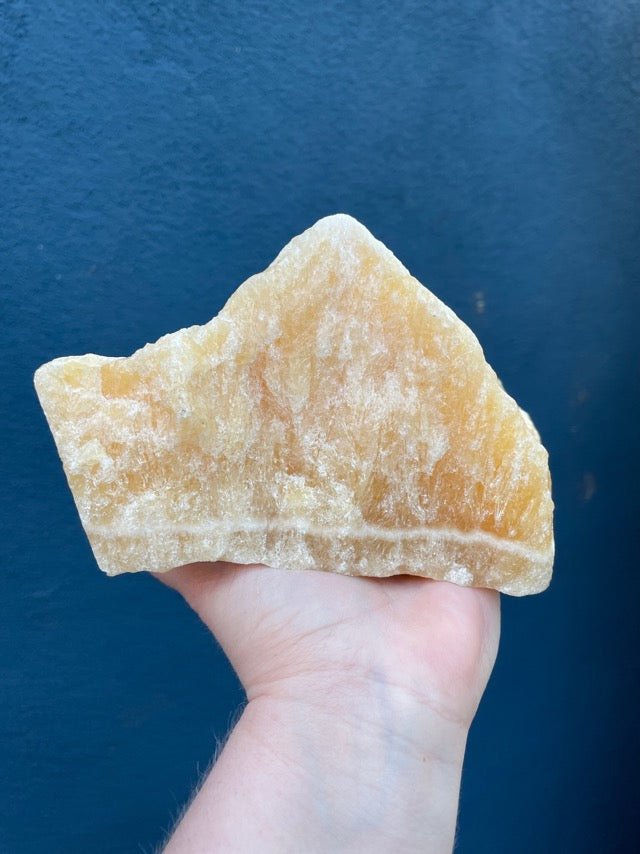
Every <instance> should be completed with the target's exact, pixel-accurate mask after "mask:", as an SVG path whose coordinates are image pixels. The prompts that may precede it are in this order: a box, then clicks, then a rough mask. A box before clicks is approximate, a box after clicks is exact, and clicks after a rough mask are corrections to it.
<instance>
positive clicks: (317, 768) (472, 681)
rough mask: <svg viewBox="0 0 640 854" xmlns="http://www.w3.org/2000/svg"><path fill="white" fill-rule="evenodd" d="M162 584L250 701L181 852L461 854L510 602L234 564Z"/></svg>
mask: <svg viewBox="0 0 640 854" xmlns="http://www.w3.org/2000/svg"><path fill="white" fill-rule="evenodd" d="M158 577H159V578H160V579H161V580H162V581H164V582H165V583H167V584H169V585H170V586H171V587H173V588H174V589H176V590H178V591H179V592H180V593H181V594H182V595H183V596H184V598H185V599H186V601H187V602H188V603H189V604H190V605H191V606H192V607H193V608H194V609H195V611H196V612H197V613H198V614H199V615H200V617H201V618H202V620H203V621H204V622H205V624H206V625H207V626H208V627H209V628H210V629H211V631H212V632H213V634H214V635H215V636H216V638H217V639H218V641H219V642H220V644H221V645H222V647H223V649H224V650H225V652H226V654H227V655H228V657H229V659H230V661H231V663H232V665H233V667H234V668H235V670H236V672H237V674H238V676H239V678H240V680H241V681H242V684H243V686H244V688H245V690H246V693H247V699H248V706H247V708H246V709H245V712H244V714H243V717H242V719H241V721H240V723H239V725H238V727H237V728H236V730H235V731H234V733H233V735H232V737H231V738H230V740H229V744H228V745H227V748H226V749H225V751H224V752H223V754H222V756H221V757H220V759H219V760H218V762H217V764H216V766H215V768H214V771H213V772H212V774H211V775H210V778H209V779H208V780H207V781H206V782H205V784H204V786H203V787H202V789H201V791H200V793H199V795H198V797H197V798H196V800H195V801H194V803H193V805H192V806H191V808H190V810H189V811H188V813H187V815H186V816H185V818H184V819H183V821H182V823H181V825H180V826H179V828H178V830H177V832H176V834H175V836H174V837H173V838H172V840H171V842H170V843H169V848H168V849H167V850H170V851H195V850H203V851H204V850H207V851H208V850H219V848H222V849H224V850H237V851H242V850H253V846H254V845H257V844H258V843H257V842H256V840H257V839H259V840H260V843H259V848H260V850H261V851H270V850H273V851H289V850H291V851H299V850H305V851H316V850H317V851H326V850H353V851H360V850H368V851H386V850H389V851H391V850H395V851H397V850H402V851H407V850H421V851H425V850H427V851H434V852H435V851H438V852H440V851H450V850H451V847H452V844H453V836H454V832H455V818H456V811H457V800H458V790H459V780H460V772H461V767H462V760H463V756H464V747H465V743H466V736H467V732H468V728H469V725H470V723H471V720H472V719H473V716H474V714H475V711H476V708H477V705H478V702H479V700H480V697H481V695H482V692H483V691H484V688H485V686H486V682H487V680H488V678H489V675H490V672H491V669H492V667H493V663H494V660H495V656H496V652H497V646H498V638H499V623H500V620H499V596H498V594H497V593H495V592H494V591H489V590H479V589H472V588H461V587H457V586H455V585H452V584H447V583H445V582H435V581H429V580H425V579H422V578H411V577H408V576H397V577H394V578H390V579H371V578H353V577H347V576H340V575H337V574H334V573H321V572H310V571H284V570H277V569H270V568H267V567H262V566H245V567H237V566H233V565H231V564H192V565H190V566H187V567H181V568H179V569H176V570H172V571H171V572H168V573H165V574H163V575H162V576H158ZM234 784H237V785H240V787H241V791H242V796H241V797H240V798H239V797H238V796H236V798H235V799H234V798H233V796H232V795H231V794H230V786H231V787H232V786H233V785H234ZM254 785H255V786H256V790H255V795H256V799H257V802H256V803H253V804H251V799H252V793H253V787H254ZM265 786H266V787H269V786H270V787H271V789H272V790H273V787H274V786H275V789H276V790H277V791H276V792H275V793H274V792H273V791H272V793H271V795H270V794H269V793H268V788H267V791H266V792H265ZM303 793H306V795H303ZM247 800H248V801H249V802H250V803H249V804H247ZM243 802H244V804H243ZM296 805H297V806H296ZM243 810H244V811H246V815H244V816H243ZM233 815H235V821H234V820H232V819H231V817H232V816H233ZM249 815H250V816H251V820H250V821H247V816H249ZM279 815H280V816H281V817H282V821H279V820H278V818H277V817H278V816H279ZM285 817H286V819H285ZM371 833H373V834H374V835H373V837H370V836H368V834H371ZM212 834H213V835H212ZM323 834H324V836H323ZM203 840H206V845H211V847H206V845H205V847H198V846H199V845H200V843H202V841H203ZM323 840H324V842H323ZM217 846H219V848H218V847H217ZM314 846H315V847H314Z"/></svg>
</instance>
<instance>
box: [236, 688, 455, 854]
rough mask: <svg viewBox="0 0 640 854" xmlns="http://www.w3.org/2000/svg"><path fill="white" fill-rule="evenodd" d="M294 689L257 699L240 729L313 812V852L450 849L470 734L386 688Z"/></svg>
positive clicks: (307, 825)
mask: <svg viewBox="0 0 640 854" xmlns="http://www.w3.org/2000/svg"><path fill="white" fill-rule="evenodd" d="M290 689H291V686H287V690H286V691H283V692H282V693H280V694H279V693H277V692H272V693H270V694H261V695H258V696H256V697H254V698H253V699H251V700H250V702H249V704H248V706H247V708H246V709H245V712H244V714H243V719H242V720H241V725H242V731H243V736H244V737H245V738H246V739H248V740H249V741H252V742H253V744H254V746H255V748H256V749H259V750H262V751H265V752H266V755H267V759H266V762H267V764H268V765H269V766H270V768H271V772H270V776H271V777H272V779H274V780H276V781H278V782H277V787H276V788H278V787H281V788H280V790H281V791H286V790H287V788H288V787H289V786H290V787H291V791H292V792H295V793H296V796H298V797H299V798H300V803H301V804H304V805H306V806H305V807H304V811H303V823H302V827H301V828H300V831H301V832H303V833H307V834H308V838H309V840H310V845H311V847H310V848H309V850H316V849H315V848H314V847H313V841H314V840H317V843H318V844H317V850H330V849H331V848H332V847H335V848H340V850H350V849H353V850H355V851H360V850H375V851H387V850H388V851H395V850H403V851H404V850H406V851H411V850H413V849H414V847H415V849H416V850H428V851H432V852H438V853H439V852H449V851H451V849H452V847H453V840H454V834H455V823H456V816H457V804H458V792H459V786H460V775H461V771H462V762H463V758H464V749H465V744H466V737H467V729H466V727H465V726H463V725H461V724H459V723H458V722H455V721H451V720H446V719H442V718H441V717H440V716H439V715H438V714H437V713H436V712H434V711H433V710H431V709H429V708H428V707H425V706H424V704H423V703H421V702H419V701H417V700H416V699H415V698H413V697H411V696H408V695H407V694H406V693H405V692H404V691H403V690H401V689H399V688H395V687H390V686H388V685H381V684H375V683H371V682H369V683H368V684H367V685H366V686H365V685H357V686H353V685H352V686H349V687H348V688H347V687H345V686H344V685H343V686H340V685H336V684H335V683H333V684H330V683H323V682H322V680H320V681H318V682H317V683H316V686H315V691H314V690H311V689H310V686H308V685H305V686H304V690H302V691H301V692H300V693H297V692H295V693H292V692H291V690H290ZM301 698H304V699H301ZM286 801H287V797H285V802H286ZM285 813H286V814H287V815H288V816H289V817H291V816H292V815H293V814H295V810H294V811H290V809H289V807H286V808H285ZM305 829H306V830H305ZM296 837H297V833H296ZM297 838H300V837H297ZM321 839H324V840H325V841H324V844H320V840H321Z"/></svg>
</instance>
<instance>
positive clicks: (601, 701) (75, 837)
mask: <svg viewBox="0 0 640 854" xmlns="http://www.w3.org/2000/svg"><path fill="white" fill-rule="evenodd" d="M639 25H640V13H639V7H638V4H637V3H635V2H632V0H613V2H608V3H607V2H596V0H575V2H569V0H532V2H528V3H524V2H515V0H503V2H499V3H498V2H488V1H487V0H485V1H484V2H482V1H481V0H465V2H458V3H452V2H445V0H433V2H429V3H424V2H417V1H416V0H404V2H397V0H394V1H393V2H391V0H376V2H359V0H354V2H338V0H330V2H323V3H317V4H316V3H302V2H300V3H284V2H266V0H265V2H256V0H248V1H247V2H242V3H240V2H237V3H233V2H219V3H207V2H196V0H180V2H177V0H176V1H175V2H174V0H165V2H151V0H149V1H148V2H133V0H104V2H95V0H94V2H87V3H78V2H76V0H55V2H54V0H39V2H37V3H30V2H26V0H4V2H0V176H1V177H0V265H1V278H0V282H1V287H2V302H3V308H2V320H3V334H2V337H1V340H0V348H1V349H2V354H1V362H0V364H1V370H2V380H1V385H0V388H1V389H2V421H1V423H2V428H1V429H2V441H1V445H0V447H1V452H2V457H3V459H2V480H1V481H0V500H1V501H2V505H3V512H2V517H1V524H2V536H1V537H0V542H1V543H2V549H3V560H2V571H1V573H0V596H1V602H2V619H1V620H0V686H1V687H0V690H1V691H2V700H1V702H0V775H1V778H2V781H3V795H4V801H3V809H2V818H1V819H0V850H2V851H3V852H4V851H7V852H41V851H65V852H76V851H77V852H87V851H91V852H93V854H102V852H128V851H147V852H149V851H151V850H152V848H153V846H154V845H155V844H156V843H157V842H158V841H159V839H160V838H161V836H162V833H163V829H164V828H166V827H167V826H168V825H169V824H170V821H171V816H172V814H175V812H176V811H177V809H178V807H179V805H181V804H182V803H183V801H184V799H185V798H186V796H187V793H188V792H189V790H190V788H191V787H192V785H193V784H194V782H195V780H196V779H197V777H198V773H199V769H200V770H201V769H203V767H204V766H205V765H206V763H207V762H208V760H209V757H210V755H211V753H212V750H213V747H214V744H215V740H216V738H220V737H222V736H223V735H224V733H225V731H226V729H227V727H228V723H229V721H230V718H231V716H232V714H233V711H234V709H235V707H236V706H237V704H238V703H239V701H240V699H241V694H240V691H239V688H238V685H237V684H236V682H235V680H234V677H233V676H232V674H231V672H230V670H229V668H228V666H227V664H226V663H225V661H224V659H223V657H222V655H221V653H220V652H219V651H218V649H217V648H216V646H215V644H214V642H213V640H212V639H211V638H210V637H208V635H207V633H206V631H205V630H204V628H202V627H201V626H200V625H199V623H198V621H197V619H196V618H195V617H194V616H193V615H192V614H191V613H189V612H188V610H187V609H186V607H184V606H183V605H182V604H181V602H180V601H179V600H178V598H177V597H175V596H174V595H173V594H171V592H170V591H168V590H166V589H164V588H162V587H161V586H160V585H159V584H157V583H156V582H155V581H154V580H153V579H152V578H150V577H146V576H145V575H140V576H137V577H122V578H118V579H115V580H108V579H106V578H105V577H103V576H102V575H101V574H100V573H99V571H98V570H97V568H96V567H95V564H94V562H93V560H92V556H91V553H90V550H89V547H88V545H87V542H86V540H85V538H84V535H83V533H82V530H81V527H80V523H79V521H78V519H77V516H76V513H75V510H74V507H73V502H72V500H71V496H70V493H69V491H68V489H67V486H66V483H65V480H64V476H63V474H62V470H61V467H60V465H59V462H58V460H57V457H56V454H55V451H54V447H53V442H52V440H51V437H50V435H49V433H48V430H47V428H46V425H45V421H44V418H43V416H42V415H41V413H40V411H39V408H38V406H37V403H36V399H35V395H34V392H33V389H32V385H31V376H32V373H33V371H34V369H35V368H36V367H37V366H38V365H39V364H40V363H41V362H43V361H45V360H47V359H50V358H52V357H54V356H58V355H64V354H70V353H83V352H87V351H95V352H98V353H106V354H113V355H116V354H126V353H130V352H131V351H133V350H134V349H136V348H137V347H138V346H140V345H141V344H142V343H144V342H146V341H150V340H154V339H155V338H157V337H158V336H160V335H161V334H163V333H165V332H168V331H170V330H174V329H177V328H179V327H181V326H184V325H186V324H193V323H201V322H204V321H206V320H208V319H209V318H210V317H211V316H212V315H213V314H215V313H216V312H217V311H218V309H219V308H220V307H221V305H222V304H223V303H224V301H225V299H226V297H227V296H228V295H229V294H230V293H231V292H232V291H233V290H234V289H235V287H236V286H237V285H238V284H239V283H240V282H241V281H242V280H243V279H244V278H245V277H247V276H248V275H249V274H251V273H253V272H255V271H257V270H260V269H262V268H263V267H264V266H265V265H266V264H267V263H268V262H269V261H270V260H271V258H272V257H273V256H274V254H275V253H276V252H277V251H278V250H279V248H280V247H281V246H282V245H283V244H284V243H285V242H286V241H287V240H288V239H289V238H290V237H291V236H292V235H293V234H295V233H297V232H299V231H300V230H302V229H303V228H305V227H306V226H308V225H310V224H311V223H312V222H313V221H314V220H315V219H316V218H318V217H320V216H322V215H325V214H327V213H333V212H336V211H347V212H349V213H352V214H353V215H355V216H356V217H358V218H359V219H361V220H362V221H363V222H364V223H365V224H366V225H367V226H368V227H369V228H370V229H371V230H372V231H373V232H374V234H376V235H377V236H378V237H380V238H381V239H383V240H384V241H385V242H386V243H387V244H388V245H389V246H390V247H391V248H392V249H393V250H394V251H395V252H396V254H397V255H398V256H399V257H400V258H401V259H402V260H403V261H404V262H405V263H406V264H407V266H408V267H409V268H410V269H411V271H412V272H413V273H414V274H415V275H416V276H417V277H418V278H420V279H422V280H423V281H425V282H426V283H428V284H429V285H430V287H431V288H432V289H433V290H434V291H435V292H436V293H437V294H438V295H439V296H440V297H442V298H443V299H444V300H445V301H446V302H447V303H449V304H450V305H451V306H452V307H453V308H454V309H455V310H456V311H457V312H458V313H459V315H460V316H461V317H462V318H463V319H464V320H465V321H466V322H467V323H469V324H470V325H471V327H472V328H473V329H474V330H475V331H476V333H477V335H478V336H479V338H480V340H481V342H482V343H483V345H484V347H485V349H486V353H487V356H488V358H489V360H490V361H491V363H492V364H493V365H494V367H495V368H496V370H497V371H498V373H499V374H500V375H501V377H502V378H503V380H504V383H505V385H506V387H507V389H508V390H509V391H510V392H511V393H512V394H513V395H514V396H515V397H516V398H517V399H518V400H519V402H521V404H522V405H523V406H525V407H526V408H527V409H528V410H529V411H530V412H531V413H532V415H533V417H534V419H535V421H536V423H537V424H538V426H539V428H540V430H541V433H542V435H543V438H544V440H545V442H546V444H547V445H548V447H549V449H550V453H551V465H552V472H553V475H554V484H555V498H556V502H557V508H558V509H557V540H558V559H557V565H556V577H555V580H554V582H553V585H552V587H551V589H550V591H549V592H548V593H546V594H544V595H542V596H539V597H535V598H531V599H528V600H517V601H515V600H505V601H504V611H503V613H504V634H503V641H502V648H501V653H500V658H499V662H498V665H497V668H496V671H495V674H494V677H493V679H492V682H491V685H490V688H489V690H488V693H487V696H486V698H485V701H484V703H483V705H482V708H481V711H480V714H479V716H478V719H477V721H476V724H475V725H474V729H473V731H472V734H471V739H470V745H469V752H468V761H467V767H466V772H465V776H464V780H463V789H462V804H461V820H460V833H459V843H458V849H459V850H460V851H461V852H469V854H472V852H473V854H485V852H486V854H496V852H514V851H517V852H520V854H529V852H530V854H539V852H581V854H583V853H584V852H603V851H616V852H618V851H632V850H634V851H635V850H637V849H636V848H635V844H634V842H635V840H637V832H638V819H637V812H636V808H637V795H638V785H637V768H638V765H639V764H640V743H639V736H638V728H637V717H638V700H639V688H638V685H639V681H638V677H639V672H638V671H639V662H640V654H639V651H638V649H639V645H638V640H639V637H638V635H639V630H638V620H637V608H638V601H639V600H638V594H640V577H639V567H640V561H639V558H640V547H639V540H640V537H639V534H638V529H639V525H638V509H639V506H640V502H639V500H638V499H639V497H640V495H639V488H638V482H639V481H640V459H639V453H638V429H637V424H638V421H639V418H640V396H639V392H638V389H639V384H640V336H639V334H638V333H639V329H638V319H639V317H640V313H639V309H640V248H639V247H640V243H639V237H640V195H639V190H640V186H639V185H640V169H639V163H640V161H639V154H640V151H639V149H640V143H639V140H640V135H639V131H640V127H639V117H640V102H639V98H640V36H639ZM483 307H484V310H483Z"/></svg>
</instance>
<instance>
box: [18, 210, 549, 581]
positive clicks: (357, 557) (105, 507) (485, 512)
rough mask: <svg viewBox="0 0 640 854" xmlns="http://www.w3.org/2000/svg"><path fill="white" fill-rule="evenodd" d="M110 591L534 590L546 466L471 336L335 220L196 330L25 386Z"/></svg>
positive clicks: (68, 367) (63, 368)
mask: <svg viewBox="0 0 640 854" xmlns="http://www.w3.org/2000/svg"><path fill="white" fill-rule="evenodd" d="M35 384H36V389H37V392H38V396H39V398H40V402H41V404H42V407H43V409H44V411H45V414H46V417H47V419H48V421H49V425H50V427H51V430H52V432H53V435H54V438H55V441H56V444H57V447H58V451H59V453H60V456H61V458H62V462H63V465H64V469H65V472H66V475H67V478H68V481H69V485H70V487H71V490H72V492H73V496H74V498H75V501H76V504H77V507H78V511H79V513H80V518H81V520H82V524H83V526H84V529H85V531H86V533H87V535H88V537H89V540H90V542H91V546H92V548H93V551H94V554H95V557H96V560H97V561H98V564H99V565H100V567H101V569H103V570H104V571H105V572H106V573H107V574H109V575H117V574H118V573H122V572H135V571H138V570H154V571H156V572H162V571H164V570H168V569H171V568H172V567H175V566H179V565H182V564H186V563H191V562H194V561H216V560H224V561H231V562H234V563H263V564H267V565H271V566H275V567H282V568H284V569H287V568H296V569H300V568H306V569H321V570H329V571H333V572H339V573H345V574H349V575H370V576H388V575H395V574H400V573H409V574H412V575H422V576H427V577H430V578H436V579H445V580H447V581H452V582H455V583H456V584H461V585H473V586H480V587H492V588H495V589H497V590H501V591H503V592H505V593H511V594H514V595H516V596H519V595H524V594H527V593H536V592H538V591H541V590H543V589H544V588H546V587H547V585H548V584H549V580H550V577H551V570H552V564H553V551H554V544H553V521H552V517H553V503H552V501H551V483H550V476H549V468H548V463H547V453H546V451H545V450H544V448H543V447H542V445H541V444H540V439H539V436H538V434H537V432H536V430H535V428H534V426H533V424H532V422H531V420H530V418H529V417H528V416H527V415H526V414H525V413H524V412H523V411H522V410H520V409H519V408H518V406H517V404H516V403H515V402H514V401H513V400H512V398H511V397H509V395H508V394H507V393H506V392H505V391H504V390H503V388H502V386H501V385H500V382H499V380H498V379H497V377H496V375H495V373H494V371H493V370H492V369H491V368H490V367H489V366H488V365H487V363H486V362H485V359H484V357H483V353H482V349H481V347H480V345H479V343H478V341H477V339H476V338H475V336H474V335H473V333H472V332H471V331H470V330H469V329H468V328H467V327H466V326H465V325H464V323H462V322H461V321H460V320H459V319H458V318H457V317H456V316H455V314H454V313H453V312H452V311H451V310H450V309H449V308H447V307H446V306H445V305H444V304H443V303H442V302H440V301H439V300H438V299H437V298H436V297H435V296H433V294H431V293H430V292H429V291H428V290H427V289H426V288H424V287H423V286H422V285H421V284H420V283H419V282H418V281H417V280H416V279H414V278H412V276H411V275H410V274H409V273H408V271H407V270H406V269H405V268H404V267H403V265H402V264H401V263H400V262H399V261H398V260H397V259H396V258H395V257H394V255H393V254H392V253H391V252H390V251H389V250H388V249H387V248H386V247H385V246H384V245H383V244H382V243H380V242H379V241H377V240H376V239H375V238H374V237H373V236H372V235H371V234H370V233H369V232H368V231H367V230H366V229H365V228H364V226H362V225H360V224H359V223H358V222H357V221H356V220H354V219H352V218H351V217H349V216H344V215H336V216H331V217H327V218H325V219H322V220H320V221H319V222H317V223H316V224H315V225H314V226H313V227H312V228H310V229H309V230H308V231H306V232H304V234H302V235H300V236H299V237H296V238H294V239H293V240H292V241H291V242H290V243H289V244H288V245H287V246H285V248H284V249H283V250H282V251H281V252H280V254H279V255H278V257H277V258H276V259H275V261H274V262H273V263H272V264H271V265H270V266H269V267H268V268H267V269H266V270H265V271H264V272H263V273H260V274H258V275H256V276H252V277H251V278H250V279H248V280H247V281H246V282H245V283H244V284H243V285H242V286H241V287H240V288H238V290H237V291H236V292H235V293H234V294H233V296H232V297H231V298H230V299H229V301H228V302H227V304H226V305H225V307H224V308H223V310H222V311H221V312H220V314H219V315H218V316H217V317H215V318H214V319H213V320H212V321H211V322H210V323H208V324H206V325H205V326H194V327H192V328H190V329H182V330H180V331H179V332H175V333H173V334H171V335H166V336H165V337H163V338H161V339H160V340H159V341H157V342H156V343H155V344H148V345H147V346H146V347H143V348H142V349H141V350H138V351H137V352H136V353H134V354H133V355H132V356H130V357H129V358H107V357H104V356H94V355H87V356H79V357H69V358H61V359H55V360H54V361H52V362H49V363H47V364H45V365H43V366H42V367H41V368H40V369H39V370H38V371H37V373H36V376H35Z"/></svg>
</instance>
